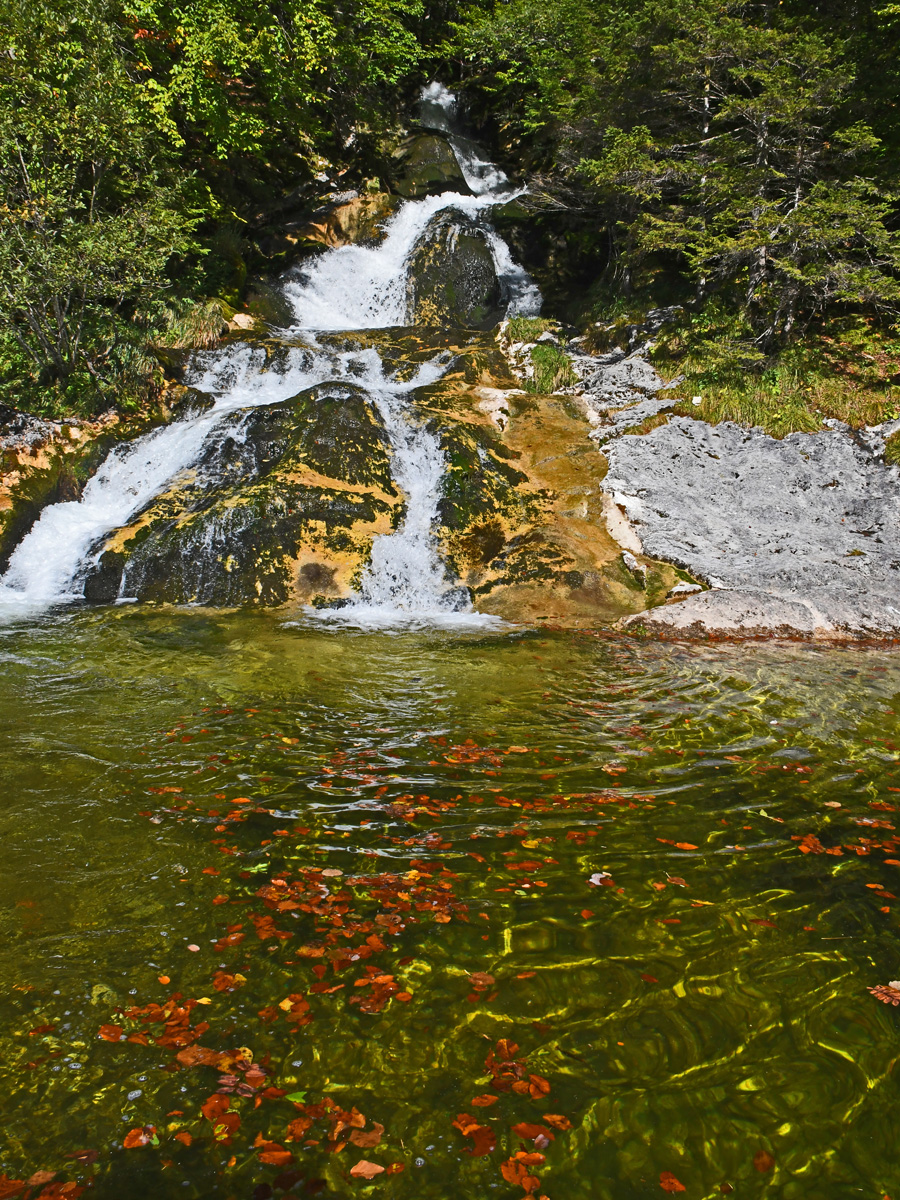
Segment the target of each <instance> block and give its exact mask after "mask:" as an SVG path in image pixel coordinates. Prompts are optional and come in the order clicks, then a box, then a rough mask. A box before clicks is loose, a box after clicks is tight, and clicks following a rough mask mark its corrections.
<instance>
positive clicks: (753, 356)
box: [653, 309, 900, 437]
mask: <svg viewBox="0 0 900 1200" xmlns="http://www.w3.org/2000/svg"><path fill="white" fill-rule="evenodd" d="M653 361H654V364H655V366H656V367H657V369H658V370H659V371H660V373H661V374H662V375H663V376H670V377H671V376H674V375H682V376H684V379H683V381H682V382H681V383H679V384H676V385H675V386H674V387H673V388H671V389H670V391H669V394H670V395H678V396H684V397H685V404H684V405H683V406H682V407H681V408H680V411H681V412H683V413H685V414H687V415H690V416H694V417H699V418H700V419H702V420H704V421H709V422H710V423H711V424H718V423H719V422H721V421H734V422H736V423H737V424H740V425H747V426H757V427H759V428H761V429H764V430H766V432H767V433H770V434H772V435H773V436H774V437H784V436H785V435H786V434H788V433H797V432H812V431H814V430H816V429H820V428H821V426H822V421H823V420H824V419H825V418H826V417H834V418H836V419H837V420H839V421H845V422H846V423H847V424H848V425H851V426H853V427H854V428H860V427H862V426H863V425H878V424H880V423H881V422H882V421H885V420H890V419H892V418H893V417H895V416H897V415H900V386H897V384H895V382H894V380H895V379H897V380H898V381H900V341H898V340H897V338H896V336H894V335H891V334H890V333H888V332H887V331H884V330H879V329H878V328H877V327H875V326H874V324H873V323H870V322H868V321H866V320H865V319H863V318H859V317H857V318H853V319H849V318H848V319H847V320H846V321H844V322H837V321H834V322H832V323H831V324H830V325H829V327H827V328H820V329H817V330H814V331H810V332H809V333H808V334H807V335H806V336H805V337H803V338H798V340H797V341H796V342H794V343H793V344H791V345H789V346H786V347H785V348H783V349H782V350H781V351H780V353H779V354H778V355H777V356H772V357H769V358H766V357H765V356H764V355H762V354H761V353H760V351H759V350H758V349H757V348H756V346H755V345H754V344H753V342H752V341H751V340H750V338H749V337H748V336H747V331H746V329H744V328H743V327H742V326H741V324H740V321H739V319H737V318H734V317H729V316H726V315H723V314H722V313H721V312H716V311H715V310H712V309H711V310H709V311H707V312H705V313H703V314H701V315H699V316H695V317H693V318H688V319H686V320H685V321H682V322H680V323H678V324H676V325H673V326H671V327H666V328H664V329H663V330H662V331H661V332H660V335H659V340H658V343H657V346H656V349H655V351H654V353H653ZM694 396H700V397H701V403H700V404H699V405H697V406H695V405H693V404H692V403H691V401H692V399H693V397H694Z"/></svg>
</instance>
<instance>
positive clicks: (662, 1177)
mask: <svg viewBox="0 0 900 1200" xmlns="http://www.w3.org/2000/svg"><path fill="white" fill-rule="evenodd" d="M659 1186H660V1187H661V1188H662V1190H663V1191H664V1192H686V1191H687V1188H686V1187H685V1186H684V1184H683V1183H682V1182H681V1180H680V1179H676V1178H675V1176H674V1175H673V1174H672V1172H671V1171H660V1173H659Z"/></svg>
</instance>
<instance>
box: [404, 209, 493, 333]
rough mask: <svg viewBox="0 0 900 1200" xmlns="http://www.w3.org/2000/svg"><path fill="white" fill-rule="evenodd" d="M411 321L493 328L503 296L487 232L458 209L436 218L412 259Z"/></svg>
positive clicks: (419, 323)
mask: <svg viewBox="0 0 900 1200" xmlns="http://www.w3.org/2000/svg"><path fill="white" fill-rule="evenodd" d="M408 278H409V283H408V285H407V297H408V304H409V319H410V321H412V322H413V323H414V324H416V325H424V326H431V327H438V326H447V325H450V326H464V327H468V328H472V329H490V328H492V327H493V326H494V325H496V323H497V322H498V321H499V320H500V317H501V315H502V294H501V287H500V281H499V279H498V278H497V269H496V267H495V266H494V257H493V255H492V253H491V248H490V245H489V244H488V240H487V235H486V234H485V232H484V231H483V230H482V229H480V228H479V227H478V225H477V224H476V223H475V222H474V221H471V220H469V219H468V218H466V217H464V216H463V215H462V214H460V213H442V214H440V216H438V217H436V218H435V220H434V221H433V222H432V224H431V226H430V227H429V229H428V230H427V232H426V235H425V237H423V238H422V241H421V242H420V244H419V246H418V247H417V248H416V251H415V253H414V254H413V257H412V260H411V262H410V271H409V276H408Z"/></svg>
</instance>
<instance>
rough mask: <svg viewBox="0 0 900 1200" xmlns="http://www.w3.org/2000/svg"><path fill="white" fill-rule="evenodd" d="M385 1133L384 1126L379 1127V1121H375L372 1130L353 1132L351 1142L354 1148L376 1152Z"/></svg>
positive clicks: (355, 1130) (356, 1130)
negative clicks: (375, 1149)
mask: <svg viewBox="0 0 900 1200" xmlns="http://www.w3.org/2000/svg"><path fill="white" fill-rule="evenodd" d="M383 1133H384V1126H383V1125H379V1124H378V1122H377V1121H373V1122H372V1128H371V1129H353V1130H351V1132H350V1141H351V1142H352V1143H353V1145H354V1146H358V1147H359V1148H360V1150H374V1148H375V1147H376V1146H377V1145H378V1144H379V1142H380V1141H381V1138H382V1134H383Z"/></svg>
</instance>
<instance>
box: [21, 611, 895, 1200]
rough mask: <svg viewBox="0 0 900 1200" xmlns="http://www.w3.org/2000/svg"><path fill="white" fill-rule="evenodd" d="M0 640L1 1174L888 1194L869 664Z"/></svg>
mask: <svg viewBox="0 0 900 1200" xmlns="http://www.w3.org/2000/svg"><path fill="white" fill-rule="evenodd" d="M0 654H2V656H3V670H2V673H0V713H2V714H3V724H4V732H5V737H4V739H3V748H2V751H0V755H2V759H0V762H2V769H3V776H4V779H5V788H4V791H3V794H2V796H3V799H2V807H0V847H2V851H0V852H2V855H3V858H2V868H3V869H2V871H0V921H2V933H3V940H2V949H0V963H2V970H3V977H4V979H5V980H6V984H7V986H6V988H4V992H3V998H2V1000H0V1076H2V1083H3V1087H2V1097H3V1098H2V1100H0V1111H2V1118H3V1122H2V1123H3V1130H4V1138H3V1143H2V1149H0V1195H4V1194H11V1193H5V1192H3V1190H2V1189H3V1186H4V1185H3V1184H2V1173H3V1172H5V1173H6V1175H7V1176H9V1177H10V1178H12V1179H15V1180H23V1181H24V1180H27V1179H28V1178H29V1177H30V1176H32V1174H33V1173H34V1172H49V1173H53V1172H58V1174H56V1175H55V1176H52V1175H51V1176H50V1177H49V1178H53V1179H55V1183H52V1184H50V1183H48V1182H47V1179H44V1186H48V1187H51V1188H56V1190H55V1191H50V1192H47V1195H51V1194H52V1195H60V1196H61V1195H74V1194H75V1193H74V1191H72V1190H71V1189H70V1190H69V1191H61V1190H60V1186H61V1185H63V1184H66V1183H70V1182H77V1183H80V1184H86V1183H87V1182H88V1181H90V1180H92V1181H93V1191H94V1194H95V1195H97V1196H98V1197H104V1198H105V1197H109V1198H110V1200H111V1198H113V1197H115V1198H116V1200H128V1198H131V1197H144V1196H148V1197H149V1196H153V1197H161V1198H165V1197H169V1196H184V1197H189V1196H196V1197H208V1196H222V1197H229V1196H233V1197H245V1196H246V1197H250V1196H253V1197H255V1198H256V1200H267V1198H268V1197H281V1196H284V1195H289V1196H303V1195H307V1194H322V1195H334V1196H340V1197H343V1196H348V1195H353V1194H356V1192H357V1191H358V1190H362V1189H366V1190H367V1192H368V1190H369V1189H370V1186H371V1191H372V1192H373V1194H374V1193H375V1192H377V1191H378V1190H379V1189H380V1191H381V1194H384V1195H389V1196H391V1197H392V1198H396V1200H405V1198H409V1200H413V1198H415V1200H422V1198H434V1200H448V1198H452V1200H455V1198H457V1197H458V1198H460V1200H462V1198H463V1197H465V1198H468V1197H472V1196H476V1195H478V1196H480V1195H483V1194H484V1195H496V1196H498V1198H500V1200H503V1198H505V1197H510V1198H513V1197H520V1196H523V1195H525V1194H526V1189H527V1188H533V1194H535V1195H547V1196H551V1197H554V1198H555V1200H560V1198H562V1197H565V1198H567V1200H594V1198H603V1200H606V1198H609V1200H630V1198H631V1197H643V1196H650V1195H658V1194H662V1193H661V1184H663V1185H665V1186H666V1187H668V1188H674V1183H673V1182H672V1180H673V1179H674V1180H677V1181H679V1182H680V1183H681V1184H683V1186H684V1187H685V1189H686V1195H689V1196H697V1197H700V1196H704V1197H706V1196H714V1195H722V1194H729V1189H734V1191H735V1193H736V1194H738V1195H742V1196H759V1195H762V1194H763V1193H766V1194H767V1195H771V1196H778V1197H784V1198H786V1200H788V1198H793V1197H803V1198H804V1200H809V1198H819V1197H821V1198H822V1200H832V1198H834V1197H838V1196H845V1195H846V1196H850V1195H857V1194H861V1195H866V1196H872V1197H878V1198H880V1197H882V1196H883V1195H885V1194H886V1195H891V1194H896V1193H895V1192H892V1189H897V1188H898V1187H900V1178H898V1176H900V1170H898V1168H897V1166H896V1151H895V1142H896V1136H895V1134H896V1126H897V1119H898V1115H900V1102H898V1096H897V1087H896V1080H895V1078H894V1071H895V1061H896V1053H897V1051H896V1047H897V1045H898V1041H897V1022H898V1020H900V1009H898V1010H895V1009H893V1008H889V1007H884V1006H882V1005H880V1004H878V1003H877V1002H876V1001H875V1000H874V999H873V998H872V997H871V996H869V994H868V993H867V991H866V988H867V987H868V986H869V985H872V984H876V983H886V982H887V981H888V980H890V979H894V978H897V977H900V954H898V948H900V941H898V937H897V915H896V913H897V907H898V906H897V899H896V896H895V894H894V891H893V889H894V888H895V887H896V886H897V884H898V883H900V879H898V874H900V841H898V834H897V831H896V824H897V821H896V816H897V813H896V808H897V801H898V799H900V778H898V773H897V771H896V761H897V750H896V740H895V739H897V737H898V729H897V715H896V714H897V712H898V711H900V709H898V705H900V663H898V660H896V658H895V657H894V656H892V655H891V654H889V653H884V652H879V651H865V650H820V649H811V648H806V647H796V646H795V647H785V646H771V645H769V646H767V645H762V646H760V645H756V646H743V647H727V646H673V645H656V644H645V643H637V642H634V641H630V640H624V639H621V638H616V637H594V636H589V635H584V634H572V633H565V634H561V633H553V632H549V631H547V632H537V633H529V634H523V633H521V632H515V631H512V632H510V631H504V630H495V631H491V630H488V631H483V630H482V631H479V630H466V629H465V628H461V629H459V630H453V629H446V630H442V631H436V632H432V633H424V632H418V633H417V632H409V631H407V632H396V631H395V632H384V633H371V632H370V633H364V632H356V631H354V630H352V629H329V628H327V627H323V626H322V625H321V624H318V623H316V622H312V621H311V622H310V623H309V624H307V625H304V624H299V625H297V624H293V625H285V624H283V623H279V622H278V621H277V620H275V619H273V618H272V617H262V616H260V617H255V616H253V617H250V616H227V615H221V614H205V613H201V612H194V613H165V612H156V613H154V612H146V611H137V610H134V609H126V610H123V609H118V610H114V611H109V612H90V613H81V614H75V615H68V616H66V617H63V618H58V619H57V618H50V617H48V618H45V619H44V620H43V621H41V622H39V623H37V624H35V625H33V626H32V627H30V628H28V629H6V630H4V631H2V634H0ZM592 876H593V877H594V880H593V883H592V882H591V877H592ZM898 893H900V889H898ZM160 978H162V979H164V980H168V982H166V983H161V982H160ZM172 997H175V999H174V1000H172V999H171V998H172ZM170 1000H171V1003H168V1004H167V1001H170ZM194 1001H196V1002H197V1003H193V1002H194ZM154 1005H156V1006H161V1007H160V1008H154V1007H153V1006H154ZM101 1027H102V1028H103V1030H104V1033H103V1034H101V1033H100V1031H101ZM201 1027H202V1028H201ZM198 1030H199V1032H198ZM129 1039H130V1040H129ZM251 1054H252V1065H251ZM192 1056H193V1057H192ZM216 1095H218V1098H217V1099H216V1100H214V1101H212V1102H210V1097H212V1096H216ZM354 1109H355V1110H356V1115H354V1114H353V1110H354ZM204 1112H205V1113H206V1114H207V1115H205V1116H204V1115H203V1113H204ZM359 1114H361V1116H359ZM362 1118H365V1124H364V1125H362V1126H360V1124H359V1122H360V1120H361V1119H362ZM569 1125H571V1128H568V1126H569ZM381 1126H383V1131H381V1132H379V1127H381ZM351 1134H353V1135H354V1136H353V1137H351ZM126 1140H127V1141H128V1143H129V1146H130V1147H131V1148H128V1149H125V1148H123V1142H124V1141H126ZM142 1142H146V1144H141V1143H142ZM517 1155H518V1156H519V1157H516V1156H517ZM360 1161H363V1162H365V1163H373V1164H375V1165H376V1166H377V1167H382V1168H385V1170H384V1171H383V1172H380V1173H378V1174H375V1175H374V1176H373V1183H372V1184H371V1185H369V1184H368V1183H367V1182H366V1179H365V1177H358V1176H351V1174H350V1171H351V1168H354V1167H356V1165H357V1164H358V1163H360ZM371 1170H372V1169H371V1168H363V1171H364V1172H365V1171H370V1172H371ZM536 1180H539V1183H536V1182H534V1181H536ZM38 1191H40V1187H39V1186H37V1185H36V1191H35V1192H34V1193H33V1194H37V1192H38Z"/></svg>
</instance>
